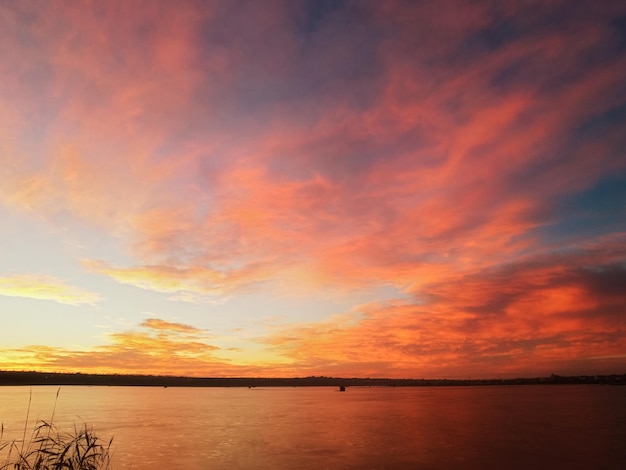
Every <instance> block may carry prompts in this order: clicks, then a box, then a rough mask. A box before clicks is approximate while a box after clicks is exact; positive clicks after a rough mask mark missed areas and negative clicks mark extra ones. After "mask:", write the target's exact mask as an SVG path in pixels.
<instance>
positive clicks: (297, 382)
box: [0, 371, 626, 387]
mask: <svg viewBox="0 0 626 470" xmlns="http://www.w3.org/2000/svg"><path fill="white" fill-rule="evenodd" d="M542 384H609V385H626V374H613V375H584V376H560V375H555V374H552V375H550V376H548V377H535V378H516V379H388V378H342V377H324V376H312V377H296V378H262V377H255V378H245V377H214V378H198V377H174V376H163V375H124V374H82V373H74V374H72V373H51V372H17V371H0V385H115V386H133V387H141V386H144V387H312V386H318V387H319V386H322V387H323V386H332V387H336V386H338V385H344V386H346V387H380V386H383V387H384V386H387V387H407V386H408V387H431V386H463V385H542Z"/></svg>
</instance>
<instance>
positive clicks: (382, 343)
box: [0, 0, 626, 378]
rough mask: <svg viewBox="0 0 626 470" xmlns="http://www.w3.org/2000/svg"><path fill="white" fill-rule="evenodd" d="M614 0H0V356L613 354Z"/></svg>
mask: <svg viewBox="0 0 626 470" xmlns="http://www.w3.org/2000/svg"><path fill="white" fill-rule="evenodd" d="M625 149H626V3H625V2H622V1H611V0H604V1H597V0H580V1H570V0H554V1H544V0H519V1H517V0H516V1H507V2H501V1H488V0H472V1H470V0H437V1H431V0H424V1H400V0H399V1H395V0H391V1H384V2H383V1H378V0H371V1H369V0H361V1H341V0H336V1H332V0H308V1H305V0H293V1H291V0H283V1H278V0H276V1H274V0H262V1H237V0H224V1H198V2H196V1H177V2H171V1H153V0H150V1H139V0H128V1H106V2H100V1H69V0H67V1H48V2H41V1H35V0H23V1H9V0H6V1H5V0H0V370H38V371H59V372H83V373H121V374H127V373H133V374H134V373H141V374H163V375H187V376H198V377H213V376H216V377H222V376H237V377H292V376H296V377H304V376H312V375H325V376H343V377H405V378H442V377H449V378H498V377H501V378H511V377H538V376H547V375H550V374H551V373H555V374H559V375H594V374H611V373H620V374H621V373H626V154H625Z"/></svg>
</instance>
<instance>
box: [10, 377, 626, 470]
mask: <svg viewBox="0 0 626 470" xmlns="http://www.w3.org/2000/svg"><path fill="white" fill-rule="evenodd" d="M30 390H31V388H29V387H1V388H0V421H1V422H2V423H3V424H4V433H5V440H6V439H7V437H10V438H20V437H21V435H22V432H23V429H24V421H25V418H26V410H27V407H28V400H29V392H30ZM56 392H57V387H33V388H32V404H31V411H30V421H31V422H34V421H35V420H36V419H37V418H40V419H46V420H48V419H50V414H51V412H52V409H53V406H54V401H55V395H56ZM54 421H55V422H56V423H57V424H58V425H60V426H61V427H62V429H63V430H67V431H70V430H71V429H72V428H73V425H74V423H77V424H79V425H80V424H81V423H82V422H85V423H87V424H88V425H90V426H91V427H93V429H94V431H95V432H96V434H98V436H99V437H101V438H104V439H106V440H108V439H109V438H110V437H111V436H114V440H113V449H114V459H113V462H114V468H115V469H116V470H117V469H128V468H132V469H135V470H142V469H179V468H180V469H182V468H186V469H211V468H214V469H319V468H329V469H331V468H332V469H337V468H350V469H352V468H355V469H356V468H364V469H369V468H372V469H373V468H389V469H395V468H400V469H403V468H409V469H422V468H423V469H448V468H457V469H458V468H460V469H463V468H466V469H474V468H510V469H517V468H519V469H522V468H585V469H589V468H594V469H598V468H607V469H618V468H619V469H622V468H626V387H617V386H597V385H596V386H593V385H591V386H587V385H581V386H578V385H568V386H517V387H450V388H447V387H433V388H386V387H385V388H378V387H372V388H359V387H352V388H348V390H347V391H346V392H345V393H340V392H338V391H336V390H335V389H333V388H326V387H319V388H318V387H312V388H302V387H299V388H255V389H247V388H172V387H170V388H135V387H70V386H67V387H63V388H61V392H60V394H59V399H58V402H57V405H56V414H55V418H54ZM31 428H32V427H31Z"/></svg>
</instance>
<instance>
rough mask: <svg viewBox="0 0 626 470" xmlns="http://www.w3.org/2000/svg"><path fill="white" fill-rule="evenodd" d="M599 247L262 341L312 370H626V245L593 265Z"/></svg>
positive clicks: (437, 285)
mask: <svg viewBox="0 0 626 470" xmlns="http://www.w3.org/2000/svg"><path fill="white" fill-rule="evenodd" d="M603 248H604V247H603V246H602V245H600V246H596V247H595V250H602V249H603ZM595 250H594V249H592V250H590V251H588V252H586V251H581V252H579V253H576V254H572V256H570V257H568V258H563V257H558V256H554V257H538V258H534V259H529V260H526V261H524V262H517V263H513V264H511V265H508V266H502V267H500V268H498V269H493V270H492V269H488V270H484V271H479V272H476V273H474V274H470V275H467V276H463V277H459V278H458V279H456V280H451V279H446V280H444V281H436V282H434V283H431V284H430V285H428V286H424V287H423V288H422V289H421V290H420V291H417V292H415V298H414V299H412V300H405V301H395V302H389V303H386V304H380V303H379V304H370V305H366V306H361V307H359V308H356V309H355V310H354V312H353V313H352V314H351V315H349V316H346V317H337V318H331V319H328V320H327V321H323V322H319V323H310V324H307V325H300V326H293V327H291V328H287V329H282V330H281V329H278V330H277V331H275V332H274V334H273V335H270V336H269V337H268V338H265V339H263V340H262V341H264V342H266V343H267V344H269V345H270V346H271V347H273V348H276V349H277V350H278V351H281V353H282V354H284V355H285V356H286V357H287V358H289V359H290V360H291V361H292V365H293V366H297V367H298V368H299V369H300V370H307V371H308V373H320V372H321V371H333V372H335V373H337V374H346V373H350V371H352V373H356V374H357V375H380V372H379V371H383V370H384V371H386V372H385V375H388V376H392V377H407V376H408V377H442V376H445V377H452V376H454V377H466V376H467V375H472V376H478V375H480V376H483V377H494V376H500V375H501V376H513V375H516V374H522V375H524V374H525V375H528V374H533V375H540V376H543V375H546V374H548V373H550V371H551V370H552V369H555V370H568V371H570V372H571V373H575V371H576V370H579V371H586V372H587V373H593V371H594V370H600V369H602V370H604V371H606V372H610V371H611V370H615V369H616V368H617V369H618V370H619V368H620V367H624V366H626V362H625V361H624V360H623V353H624V350H625V348H626V342H625V341H624V338H626V322H624V321H623V320H622V319H621V317H622V315H621V314H622V313H623V311H624V308H626V296H625V295H624V293H623V292H622V289H621V287H620V286H621V285H623V282H624V280H625V279H626V271H625V270H624V267H623V265H622V264H620V262H619V261H618V260H620V259H622V257H623V255H624V245H623V242H622V243H621V244H619V245H617V246H614V252H613V254H612V256H610V257H609V258H605V259H604V260H602V259H601V258H600V257H597V256H596V257H595V258H594V259H595V260H596V261H597V262H599V264H596V265H594V266H587V265H586V261H587V258H588V257H590V256H593V252H594V251H595ZM616 261H618V262H617V263H616ZM377 371H378V372H377Z"/></svg>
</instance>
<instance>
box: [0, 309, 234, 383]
mask: <svg viewBox="0 0 626 470" xmlns="http://www.w3.org/2000/svg"><path fill="white" fill-rule="evenodd" d="M108 339H109V341H110V343H109V344H107V345H102V346H97V347H95V348H93V349H91V350H83V351H81V350H71V349H66V348H59V347H49V346H38V345H33V346H29V347H26V348H21V349H20V348H16V349H11V350H2V354H1V355H0V357H1V358H2V362H0V364H1V366H2V368H3V369H10V370H15V369H19V370H28V369H30V370H33V369H42V370H49V371H90V372H96V373H129V374H131V373H141V374H165V375H189V376H202V375H205V376H211V375H229V374H232V373H233V372H234V371H235V370H237V366H235V365H232V364H229V363H228V361H225V360H223V359H219V358H216V357H215V353H216V352H219V351H220V348H219V347H217V346H214V345H211V344H210V343H208V342H207V339H208V336H207V334H206V333H205V332H204V331H203V330H200V329H198V328H194V327H192V326H189V325H184V324H180V323H172V322H168V321H165V320H161V319H158V318H150V319H146V320H145V321H143V322H142V323H141V324H140V325H139V326H138V328H135V329H131V330H126V331H119V332H115V333H110V334H109V335H108Z"/></svg>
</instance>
